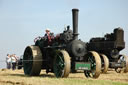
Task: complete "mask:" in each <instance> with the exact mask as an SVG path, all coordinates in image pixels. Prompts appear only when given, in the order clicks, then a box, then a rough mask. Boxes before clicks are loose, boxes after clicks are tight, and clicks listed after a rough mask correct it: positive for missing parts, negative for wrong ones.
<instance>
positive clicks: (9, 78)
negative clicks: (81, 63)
mask: <svg viewBox="0 0 128 85" xmlns="http://www.w3.org/2000/svg"><path fill="white" fill-rule="evenodd" d="M78 84H79V85H108V84H109V85H128V73H116V72H115V71H112V70H111V71H108V72H107V74H101V75H100V77H99V78H98V79H91V78H89V79H88V78H86V77H85V76H84V73H82V72H79V73H74V74H73V73H70V75H69V77H68V78H55V76H54V74H53V73H49V74H46V73H45V71H44V70H42V71H41V74H40V76H37V77H30V76H25V75H24V72H23V70H14V71H13V70H8V69H0V85H78Z"/></svg>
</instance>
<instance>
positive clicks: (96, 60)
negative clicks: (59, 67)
mask: <svg viewBox="0 0 128 85" xmlns="http://www.w3.org/2000/svg"><path fill="white" fill-rule="evenodd" d="M90 55H91V56H90ZM88 62H91V70H90V71H84V74H85V76H86V77H87V78H89V77H91V78H98V77H99V75H100V72H101V59H100V56H99V55H98V53H97V52H95V51H90V52H89V56H88Z"/></svg>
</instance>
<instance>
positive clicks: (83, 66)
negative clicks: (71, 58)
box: [75, 62, 91, 70]
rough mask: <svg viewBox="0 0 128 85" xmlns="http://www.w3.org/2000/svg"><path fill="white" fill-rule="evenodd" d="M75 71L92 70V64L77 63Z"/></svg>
mask: <svg viewBox="0 0 128 85" xmlns="http://www.w3.org/2000/svg"><path fill="white" fill-rule="evenodd" d="M75 70H91V63H89V62H88V63H87V62H86V63H85V62H75Z"/></svg>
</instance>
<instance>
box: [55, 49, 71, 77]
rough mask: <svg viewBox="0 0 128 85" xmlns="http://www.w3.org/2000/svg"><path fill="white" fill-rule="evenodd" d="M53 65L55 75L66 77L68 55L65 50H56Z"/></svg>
mask: <svg viewBox="0 0 128 85" xmlns="http://www.w3.org/2000/svg"><path fill="white" fill-rule="evenodd" d="M53 67H54V74H55V76H56V77H68V75H69V73H70V57H69V55H68V53H67V52H66V51H64V50H58V51H56V56H55V60H54V66H53Z"/></svg>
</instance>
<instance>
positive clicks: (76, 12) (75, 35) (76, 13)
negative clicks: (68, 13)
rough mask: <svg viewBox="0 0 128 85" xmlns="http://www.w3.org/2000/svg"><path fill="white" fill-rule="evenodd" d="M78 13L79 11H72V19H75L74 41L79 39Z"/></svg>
mask: <svg viewBox="0 0 128 85" xmlns="http://www.w3.org/2000/svg"><path fill="white" fill-rule="evenodd" d="M78 12H79V9H72V19H73V39H74V40H77V39H78V35H79V34H78Z"/></svg>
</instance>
